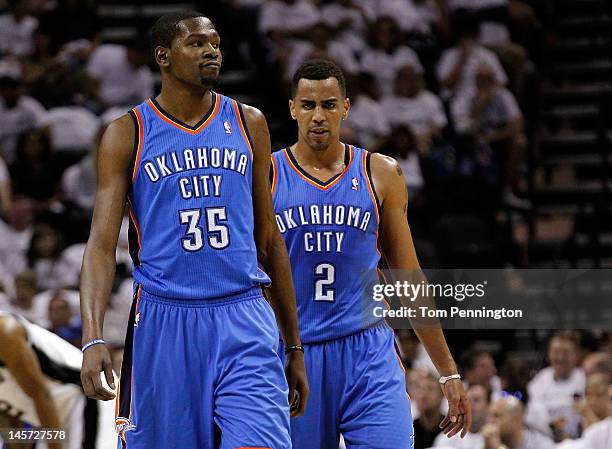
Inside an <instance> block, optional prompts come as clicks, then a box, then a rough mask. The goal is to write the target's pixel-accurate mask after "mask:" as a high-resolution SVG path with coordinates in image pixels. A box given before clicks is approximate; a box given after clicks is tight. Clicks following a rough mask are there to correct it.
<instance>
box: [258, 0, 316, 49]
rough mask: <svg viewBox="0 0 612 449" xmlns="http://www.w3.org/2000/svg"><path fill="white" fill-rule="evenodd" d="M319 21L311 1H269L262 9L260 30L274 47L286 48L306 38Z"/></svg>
mask: <svg viewBox="0 0 612 449" xmlns="http://www.w3.org/2000/svg"><path fill="white" fill-rule="evenodd" d="M319 19H320V13H319V11H318V10H317V8H316V6H315V5H314V3H313V2H312V1H311V0H269V1H268V2H266V3H264V4H263V5H262V7H261V10H260V14H259V24H258V28H259V32H260V33H261V34H262V35H264V36H265V37H266V38H268V39H269V40H270V41H271V42H272V45H273V46H274V47H286V46H287V45H288V44H291V43H292V41H293V40H294V39H298V38H305V37H306V36H307V33H308V32H309V31H310V28H312V27H313V26H314V25H315V24H316V23H318V22H319Z"/></svg>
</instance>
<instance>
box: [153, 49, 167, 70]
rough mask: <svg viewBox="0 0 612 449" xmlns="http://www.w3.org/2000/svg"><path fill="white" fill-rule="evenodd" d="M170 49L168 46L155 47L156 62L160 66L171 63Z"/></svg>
mask: <svg viewBox="0 0 612 449" xmlns="http://www.w3.org/2000/svg"><path fill="white" fill-rule="evenodd" d="M169 52H170V50H169V49H168V48H166V47H157V48H155V62H157V65H159V66H160V67H168V66H169V65H170V55H169Z"/></svg>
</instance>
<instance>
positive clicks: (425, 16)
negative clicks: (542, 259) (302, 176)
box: [0, 0, 612, 449]
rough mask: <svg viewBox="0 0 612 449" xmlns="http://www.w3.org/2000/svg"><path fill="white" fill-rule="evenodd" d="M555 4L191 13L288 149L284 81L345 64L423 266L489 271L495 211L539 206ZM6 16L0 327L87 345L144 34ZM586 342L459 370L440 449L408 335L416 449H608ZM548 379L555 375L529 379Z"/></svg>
mask: <svg viewBox="0 0 612 449" xmlns="http://www.w3.org/2000/svg"><path fill="white" fill-rule="evenodd" d="M153 3H154V2H153ZM547 3H548V2H547V1H546V0H541V1H539V0H536V1H528V0H522V1H521V0H336V1H324V0H214V1H212V0H211V1H207V2H202V5H199V4H198V3H197V2H195V4H194V6H196V7H200V9H202V10H203V12H204V13H207V14H208V13H210V15H211V17H212V18H213V20H214V21H215V23H216V24H217V26H218V28H219V31H220V33H221V36H222V39H223V42H224V45H223V46H224V49H226V53H225V59H226V61H227V65H226V67H228V68H229V69H232V68H245V67H246V68H250V69H253V70H255V71H256V72H257V73H258V78H257V79H258V80H260V82H258V83H256V84H254V85H251V86H247V87H248V89H249V92H248V93H250V94H251V95H252V96H253V97H254V98H256V99H257V101H258V102H259V103H260V104H261V105H263V109H264V112H265V113H266V115H267V116H268V119H269V122H270V124H271V130H272V138H273V141H274V142H275V143H276V144H278V146H279V147H280V146H284V145H287V144H291V143H293V141H294V139H295V132H294V128H292V125H291V123H290V122H288V120H289V118H288V114H287V106H286V105H287V99H288V95H289V93H288V92H289V91H288V82H289V80H290V78H291V75H292V73H293V71H294V70H295V69H296V68H297V67H298V66H299V65H300V63H301V62H303V61H304V60H306V59H308V58H312V57H324V58H328V59H332V60H334V61H336V62H337V63H338V64H339V65H341V66H342V67H343V69H344V70H345V72H346V74H347V81H348V92H349V96H350V98H351V102H352V109H351V112H350V116H349V119H348V120H347V122H346V126H344V128H343V131H342V132H343V139H345V140H346V141H347V142H350V143H353V144H356V145H360V146H363V147H365V148H367V149H369V150H370V151H380V152H384V153H386V154H389V155H392V156H394V157H395V158H397V159H398V161H399V162H400V165H401V167H402V170H403V173H404V176H405V179H406V185H407V186H408V189H409V192H410V198H411V200H410V207H409V216H410V222H411V227H412V230H413V234H414V235H415V244H416V246H417V252H418V253H419V256H420V259H421V263H422V265H423V266H424V267H444V266H447V267H465V268H467V267H470V266H478V267H479V268H483V267H488V268H495V267H502V266H506V265H508V264H513V265H515V266H521V258H520V255H518V256H517V255H516V254H515V251H514V249H513V248H512V245H511V244H509V243H508V242H512V231H511V230H509V229H508V228H507V227H506V226H505V223H504V221H503V220H502V219H500V216H503V215H500V211H501V212H507V211H509V210H512V211H519V212H520V211H525V210H528V209H529V208H530V206H531V205H530V204H529V201H527V200H525V199H524V198H523V195H524V192H525V189H526V186H525V181H524V171H525V152H526V150H527V149H528V148H529V145H530V140H531V138H532V132H533V129H532V128H533V126H535V125H534V122H533V120H531V118H532V117H534V116H536V108H537V86H538V77H539V76H541V74H542V73H544V72H545V71H546V64H547V62H546V39H547V27H546V26H545V25H546V4H547ZM134 4H136V2H134ZM0 11H1V12H0V310H9V311H12V312H15V313H19V314H21V315H23V316H25V317H26V318H28V319H30V320H31V321H33V322H35V323H38V324H40V325H42V326H44V327H46V328H48V329H50V330H52V331H53V332H55V333H56V334H58V335H60V336H62V337H63V338H65V339H66V340H68V341H70V342H72V343H73V344H75V345H76V346H79V344H80V333H81V324H80V321H79V313H78V309H79V305H78V303H79V297H78V291H77V290H78V282H79V275H80V265H81V260H82V256H83V251H84V245H85V241H86V239H87V235H88V232H89V224H90V221H91V214H92V210H93V204H94V196H95V184H96V174H95V168H96V150H97V145H98V143H99V139H100V136H101V133H102V132H103V131H104V129H105V127H106V126H107V125H108V124H109V123H110V122H111V121H112V120H114V119H116V118H117V117H119V116H120V115H122V114H123V113H125V112H126V111H127V110H128V109H129V108H130V107H133V106H134V105H136V104H138V103H140V102H141V101H143V100H144V99H146V98H148V97H150V96H152V95H154V92H155V88H156V86H155V75H154V73H155V71H154V64H153V63H152V60H151V52H150V49H149V43H148V40H147V39H145V37H144V36H146V34H145V33H144V31H143V30H137V33H136V38H134V39H130V40H127V41H124V42H122V43H111V42H107V41H105V40H104V39H102V24H101V19H100V17H99V15H98V9H97V8H96V5H95V3H94V2H88V1H83V0H57V1H50V0H5V1H4V2H2V1H0ZM67 24H69V26H67ZM152 69H153V70H152ZM222 92H223V91H222ZM124 221H125V223H124V226H123V227H122V230H121V233H120V236H119V245H118V249H117V278H116V282H115V285H114V287H113V291H112V295H111V297H110V301H109V309H108V310H109V311H108V313H107V315H106V319H105V338H106V340H107V342H109V344H110V345H111V346H113V347H115V348H116V356H117V357H116V360H117V361H118V360H119V355H120V354H121V348H122V344H123V337H124V332H125V325H126V322H127V317H128V314H129V307H130V304H131V300H132V281H131V277H130V275H131V260H130V257H129V252H128V247H127V245H128V244H127V240H128V239H127V233H128V229H127V228H128V226H127V220H124ZM474 248H476V249H477V250H476V251H475V250H474ZM583 337H584V335H582V336H581V335H579V334H577V333H557V334H554V336H552V337H551V338H550V340H549V342H548V343H547V345H548V346H547V348H546V347H545V345H541V346H538V343H539V342H535V343H534V348H533V350H534V351H535V352H537V351H540V354H541V357H540V359H539V360H537V361H535V362H534V361H533V360H532V361H531V363H527V362H525V364H522V362H521V361H520V360H521V359H520V358H512V357H509V355H508V354H506V353H504V352H503V351H502V352H501V353H493V352H491V351H490V350H488V349H486V348H484V349H483V348H479V347H478V346H475V347H473V348H470V349H469V350H467V351H464V353H463V354H462V355H461V359H462V360H461V367H462V374H463V376H464V379H465V382H466V385H467V387H468V395H469V396H470V399H471V401H472V404H473V408H474V423H473V425H472V429H471V432H470V434H468V438H467V439H465V440H459V439H457V438H454V439H453V440H447V439H446V438H445V437H443V436H440V435H439V429H438V426H437V424H438V423H439V421H440V417H441V415H442V414H443V413H444V412H445V404H444V400H443V397H442V395H441V393H440V389H439V387H438V385H437V375H436V374H435V373H434V372H433V371H432V367H431V362H429V361H428V358H427V357H426V354H425V352H424V350H423V348H422V347H421V346H420V345H419V344H418V342H416V340H415V337H414V335H413V334H411V333H410V332H404V331H401V332H400V334H399V335H398V341H399V342H400V347H401V349H402V356H403V360H404V363H405V365H406V368H407V376H408V385H409V389H410V394H411V397H412V399H413V401H412V402H413V414H414V416H415V418H416V421H415V443H416V448H417V449H424V448H427V447H430V446H435V447H446V448H456V449H468V448H470V449H474V448H477V449H480V448H481V447H484V448H485V449H499V448H500V447H503V445H505V446H507V447H508V448H512V449H518V448H520V449H547V448H549V447H555V446H554V444H559V446H557V447H559V448H561V449H569V448H576V449H578V448H583V449H590V448H592V449H600V448H602V449H603V448H610V447H612V418H610V415H611V414H612V409H611V407H612V406H611V401H612V396H611V395H612V390H611V389H610V372H611V363H612V362H611V359H610V357H611V355H612V338H611V336H610V334H597V335H592V336H591V337H592V338H591V340H590V341H592V342H595V343H593V344H591V345H590V346H589V347H588V350H587V348H586V347H584V346H583V345H582V342H583V340H584V338H583ZM540 342H541V340H540ZM462 349H465V348H462ZM544 353H547V357H545V356H544ZM544 360H547V361H548V364H549V366H547V367H545V368H542V369H541V370H539V371H538V370H537V368H538V362H539V365H542V364H543V362H544ZM497 366H499V367H502V368H501V369H500V371H499V375H498V372H497V368H496V367H497ZM116 368H117V369H118V364H117V365H116ZM598 438H607V440H603V439H601V440H598Z"/></svg>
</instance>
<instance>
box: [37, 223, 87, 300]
mask: <svg viewBox="0 0 612 449" xmlns="http://www.w3.org/2000/svg"><path fill="white" fill-rule="evenodd" d="M62 249H63V244H62V239H61V237H60V234H59V232H58V231H57V230H56V229H54V228H53V227H52V226H50V225H48V224H46V223H38V224H37V225H36V226H35V228H34V234H32V241H31V243H30V249H29V250H28V254H27V256H28V266H29V268H31V269H32V270H34V272H35V273H36V278H37V279H38V284H39V287H40V288H42V289H45V290H53V289H59V288H64V287H67V286H75V285H77V283H78V276H75V275H74V272H73V270H71V269H70V268H71V267H70V266H69V264H67V263H65V262H64V261H63V260H62V258H61V253H62Z"/></svg>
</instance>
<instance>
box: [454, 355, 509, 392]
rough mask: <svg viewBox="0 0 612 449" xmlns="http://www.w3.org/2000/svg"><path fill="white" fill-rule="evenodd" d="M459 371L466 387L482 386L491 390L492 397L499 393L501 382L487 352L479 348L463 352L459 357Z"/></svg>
mask: <svg viewBox="0 0 612 449" xmlns="http://www.w3.org/2000/svg"><path fill="white" fill-rule="evenodd" d="M461 370H462V374H463V379H464V380H465V383H466V384H467V385H468V386H472V385H482V386H484V387H485V388H488V389H490V390H491V394H492V395H493V397H496V396H497V395H499V393H500V392H501V380H500V378H499V377H498V376H497V368H496V367H495V360H493V357H492V356H491V354H490V353H489V351H487V350H485V349H479V348H472V349H468V350H467V351H465V352H464V353H463V354H462V355H461Z"/></svg>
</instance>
